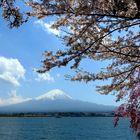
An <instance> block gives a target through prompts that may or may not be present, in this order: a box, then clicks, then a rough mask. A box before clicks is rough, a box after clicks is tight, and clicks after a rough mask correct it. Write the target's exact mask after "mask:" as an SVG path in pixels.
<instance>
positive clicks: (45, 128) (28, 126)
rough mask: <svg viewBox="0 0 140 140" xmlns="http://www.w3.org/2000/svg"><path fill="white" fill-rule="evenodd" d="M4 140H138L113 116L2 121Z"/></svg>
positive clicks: (0, 134) (126, 125)
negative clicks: (114, 119) (117, 122)
mask: <svg viewBox="0 0 140 140" xmlns="http://www.w3.org/2000/svg"><path fill="white" fill-rule="evenodd" d="M0 140H136V137H135V134H134V133H133V132H132V130H131V129H129V124H128V122H127V121H126V120H121V121H120V125H119V126H118V127H117V128H114V126H113V118H112V117H77V118H76V117H75V118H71V117H67V118H45V117H44V118H0Z"/></svg>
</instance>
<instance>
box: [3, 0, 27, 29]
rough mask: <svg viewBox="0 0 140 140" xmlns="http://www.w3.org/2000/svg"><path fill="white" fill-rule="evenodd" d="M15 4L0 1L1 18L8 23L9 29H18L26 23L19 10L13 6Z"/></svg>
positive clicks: (8, 0)
mask: <svg viewBox="0 0 140 140" xmlns="http://www.w3.org/2000/svg"><path fill="white" fill-rule="evenodd" d="M15 3H16V1H15V0H0V8H1V11H2V17H3V18H4V19H5V20H6V21H7V22H8V25H9V27H10V28H13V27H19V26H20V25H22V24H23V23H24V22H26V21H27V18H25V17H24V14H23V13H22V12H21V11H20V8H19V7H18V6H15Z"/></svg>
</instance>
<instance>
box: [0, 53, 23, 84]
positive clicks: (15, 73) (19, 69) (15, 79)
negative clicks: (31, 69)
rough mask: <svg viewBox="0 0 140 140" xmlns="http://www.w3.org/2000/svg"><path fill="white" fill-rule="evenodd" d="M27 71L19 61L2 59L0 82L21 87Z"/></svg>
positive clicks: (0, 62) (0, 60)
mask: <svg viewBox="0 0 140 140" xmlns="http://www.w3.org/2000/svg"><path fill="white" fill-rule="evenodd" d="M24 75H25V69H24V67H23V66H22V65H21V63H20V62H19V61H18V59H13V58H6V57H2V56H1V57H0V80H1V81H6V82H8V83H11V84H13V85H15V86H19V85H20V83H19V80H20V79H23V78H24Z"/></svg>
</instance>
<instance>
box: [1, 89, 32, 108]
mask: <svg viewBox="0 0 140 140" xmlns="http://www.w3.org/2000/svg"><path fill="white" fill-rule="evenodd" d="M27 100H30V98H27V99H24V98H23V97H22V96H20V95H17V93H16V90H13V91H11V93H9V98H7V99H4V98H0V106H5V105H11V104H16V103H21V102H24V101H27Z"/></svg>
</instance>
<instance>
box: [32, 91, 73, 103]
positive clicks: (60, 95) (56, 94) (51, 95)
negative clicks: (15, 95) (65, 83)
mask: <svg viewBox="0 0 140 140" xmlns="http://www.w3.org/2000/svg"><path fill="white" fill-rule="evenodd" d="M35 99H36V100H46V99H51V100H56V99H72V97H70V96H69V95H67V94H66V93H64V92H63V91H62V90H59V89H54V90H51V91H49V92H47V93H45V94H43V95H41V96H38V97H36V98H35Z"/></svg>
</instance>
